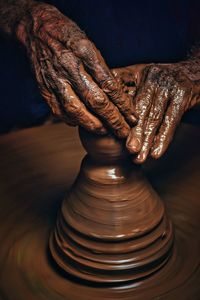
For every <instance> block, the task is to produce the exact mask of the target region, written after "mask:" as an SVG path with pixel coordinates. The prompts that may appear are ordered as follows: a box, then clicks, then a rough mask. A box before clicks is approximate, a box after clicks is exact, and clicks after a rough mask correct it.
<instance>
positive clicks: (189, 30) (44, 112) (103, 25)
mask: <svg viewBox="0 0 200 300" xmlns="http://www.w3.org/2000/svg"><path fill="white" fill-rule="evenodd" d="M45 2H47V3H51V4H54V5H55V6H57V7H58V8H59V9H60V10H61V11H62V12H63V13H64V14H66V15H67V16H68V17H70V18H71V19H73V20H74V21H76V22H77V24H78V25H79V26H80V27H81V29H83V30H85V31H86V33H87V35H88V36H89V38H90V39H92V40H93V41H94V43H95V44H96V46H97V47H98V48H99V49H100V51H101V53H102V55H103V56H104V58H105V60H106V62H107V63H108V65H109V67H117V66H126V65H129V64H135V63H139V62H175V61H179V60H182V59H184V58H185V57H186V54H187V52H188V50H189V49H190V48H191V45H193V44H194V43H195V42H198V41H199V38H200V22H199V12H200V1H197V0H191V1H189V0H173V1H172V0H168V1H161V0H160V1H158V0H154V1H147V0H146V1H145V0H139V1H131V0H130V1H128V0H123V1H117V0H115V1H114V0H101V1H100V0H99V1H92V0H84V1H80V0H49V1H45ZM0 70H1V72H0V90H1V97H0V132H6V131H8V130H9V129H11V128H13V127H23V126H31V125H33V124H36V123H38V122H39V123H40V122H41V121H42V120H43V119H45V117H46V116H48V114H49V109H48V107H47V105H46V104H45V102H44V100H42V99H41V96H40V95H39V92H38V89H37V85H36V83H35V81H34V79H33V76H32V73H31V70H30V66H29V61H28V58H27V57H26V54H25V52H24V51H23V49H21V47H20V46H19V45H17V44H16V43H14V42H13V41H8V40H5V39H4V38H1V41H0Z"/></svg>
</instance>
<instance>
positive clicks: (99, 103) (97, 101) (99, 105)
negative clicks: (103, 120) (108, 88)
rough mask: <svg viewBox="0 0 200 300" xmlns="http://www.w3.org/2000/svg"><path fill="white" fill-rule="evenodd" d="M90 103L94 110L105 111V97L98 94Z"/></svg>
mask: <svg viewBox="0 0 200 300" xmlns="http://www.w3.org/2000/svg"><path fill="white" fill-rule="evenodd" d="M90 103H91V105H92V107H93V108H94V109H97V110H102V109H105V107H106V104H107V101H106V99H105V96H104V95H102V94H100V93H98V94H96V95H95V97H93V99H92V100H91V101H90Z"/></svg>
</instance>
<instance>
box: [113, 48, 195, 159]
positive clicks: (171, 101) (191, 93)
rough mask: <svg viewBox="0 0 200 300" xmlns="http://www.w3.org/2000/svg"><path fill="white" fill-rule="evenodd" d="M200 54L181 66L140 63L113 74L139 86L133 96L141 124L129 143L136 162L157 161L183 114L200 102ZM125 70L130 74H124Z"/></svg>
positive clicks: (134, 90)
mask: <svg viewBox="0 0 200 300" xmlns="http://www.w3.org/2000/svg"><path fill="white" fill-rule="evenodd" d="M199 53H200V52H199V51H197V52H196V53H195V55H194V56H193V57H192V58H191V59H188V60H186V61H183V62H180V63H175V64H149V65H144V64H143V65H142V64H141V65H135V66H130V67H128V68H125V69H124V71H123V72H122V70H120V69H118V70H115V71H114V74H115V76H117V75H118V76H122V77H124V78H128V77H129V78H130V81H131V82H132V85H133V86H134V84H133V81H135V85H136V86H135V88H133V92H132V93H133V96H134V95H135V98H134V102H135V109H136V113H137V116H138V123H137V125H136V126H135V127H133V128H132V130H131V133H130V135H129V137H128V139H127V143H126V144H127V148H128V150H129V151H130V152H131V153H133V154H136V155H135V156H134V162H136V163H143V162H144V161H145V160H146V159H147V157H148V155H151V157H153V158H156V159H157V158H159V157H160V156H162V155H163V153H164V152H165V151H166V149H167V148H168V146H169V144H170V142H171V141H172V139H173V136H174V133H175V130H176V128H177V126H178V124H179V122H180V120H181V118H182V116H183V114H184V113H185V112H186V111H187V110H188V109H190V108H191V107H193V106H195V105H196V104H198V103H199V102H200V57H199ZM125 71H126V73H127V74H129V75H127V74H126V75H125ZM131 73H132V76H131ZM127 76H128V77H127ZM131 78H132V79H131ZM127 80H128V79H127ZM125 81H126V80H124V84H126V85H127V86H128V87H127V88H128V89H130V84H129V83H128V81H127V83H126V82H125ZM122 82H123V80H122ZM129 93H131V92H130V91H129Z"/></svg>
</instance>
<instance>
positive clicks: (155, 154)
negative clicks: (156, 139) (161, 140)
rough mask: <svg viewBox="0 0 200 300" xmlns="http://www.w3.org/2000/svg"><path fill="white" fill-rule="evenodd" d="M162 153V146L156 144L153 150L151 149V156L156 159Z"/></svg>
mask: <svg viewBox="0 0 200 300" xmlns="http://www.w3.org/2000/svg"><path fill="white" fill-rule="evenodd" d="M161 153H162V147H160V146H158V147H156V148H153V150H152V151H151V157H153V158H155V159H157V158H159V157H160V156H161Z"/></svg>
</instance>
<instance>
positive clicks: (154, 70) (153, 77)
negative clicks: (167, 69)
mask: <svg viewBox="0 0 200 300" xmlns="http://www.w3.org/2000/svg"><path fill="white" fill-rule="evenodd" d="M161 72H162V69H161V68H160V67H159V66H157V65H151V66H150V67H149V72H148V75H147V79H148V80H150V81H157V80H159V77H160V74H161Z"/></svg>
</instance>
